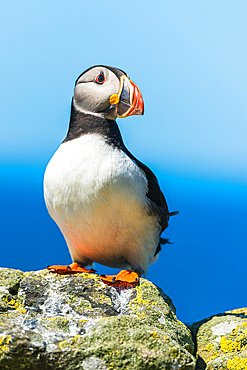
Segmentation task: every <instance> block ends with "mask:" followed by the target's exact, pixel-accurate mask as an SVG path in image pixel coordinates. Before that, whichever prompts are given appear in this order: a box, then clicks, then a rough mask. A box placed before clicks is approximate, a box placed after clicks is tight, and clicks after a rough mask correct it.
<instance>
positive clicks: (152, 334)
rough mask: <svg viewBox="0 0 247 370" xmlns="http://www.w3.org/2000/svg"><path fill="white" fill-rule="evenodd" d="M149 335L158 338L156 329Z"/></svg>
mask: <svg viewBox="0 0 247 370" xmlns="http://www.w3.org/2000/svg"><path fill="white" fill-rule="evenodd" d="M151 337H153V338H159V335H158V334H157V332H156V331H152V333H151Z"/></svg>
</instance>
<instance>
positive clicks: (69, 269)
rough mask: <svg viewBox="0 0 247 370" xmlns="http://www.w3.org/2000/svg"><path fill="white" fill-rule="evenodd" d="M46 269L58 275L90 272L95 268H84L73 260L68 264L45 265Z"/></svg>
mask: <svg viewBox="0 0 247 370" xmlns="http://www.w3.org/2000/svg"><path fill="white" fill-rule="evenodd" d="M47 268H48V270H50V271H51V272H56V273H57V274H60V275H71V274H77V273H78V272H90V273H94V272H96V270H94V269H90V270H89V269H85V268H84V267H81V266H79V265H78V263H76V262H73V263H71V264H70V265H68V266H62V265H54V266H47Z"/></svg>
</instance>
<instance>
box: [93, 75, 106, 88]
mask: <svg viewBox="0 0 247 370" xmlns="http://www.w3.org/2000/svg"><path fill="white" fill-rule="evenodd" d="M94 81H95V82H96V83H97V84H100V85H102V84H103V83H104V82H105V76H104V72H100V74H99V75H98V76H97V77H96V78H95V80H94Z"/></svg>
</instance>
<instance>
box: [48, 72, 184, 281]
mask: <svg viewBox="0 0 247 370" xmlns="http://www.w3.org/2000/svg"><path fill="white" fill-rule="evenodd" d="M143 114H144V102H143V97H142V94H141V92H140V89H139V88H138V87H137V86H136V84H134V82H132V81H131V80H130V78H129V77H128V75H127V74H126V73H125V72H124V71H123V70H121V69H118V68H114V67H110V66H105V65H95V66H92V67H90V68H88V69H87V70H85V71H84V72H83V73H82V74H81V75H80V76H79V77H78V78H77V80H76V82H75V88H74V94H73V98H72V103H71V114H70V122H69V129H68V132H67V136H66V138H65V139H64V140H63V142H62V144H61V145H60V146H59V148H58V149H57V151H56V152H55V154H54V155H53V157H52V158H51V160H50V162H49V163H48V165H47V168H46V170H45V175H44V198H45V203H46V207H47V210H48V212H49V214H50V216H51V217H52V219H53V220H54V221H55V222H56V224H57V225H58V227H59V229H60V230H61V232H62V234H63V236H64V239H65V241H66V243H67V246H68V248H69V252H70V255H71V259H72V261H73V262H72V263H71V264H70V265H68V266H63V265H53V266H48V269H49V270H50V271H51V272H56V273H59V274H66V273H68V274H72V273H78V272H91V273H92V272H94V273H95V272H96V271H95V270H94V269H92V268H89V269H88V268H86V267H88V266H89V267H91V266H93V264H94V262H97V263H99V264H101V265H104V266H108V267H112V268H118V269H121V271H120V272H119V273H118V274H117V275H101V279H102V280H103V282H105V283H106V284H119V285H121V284H122V285H124V284H127V285H131V284H136V283H138V281H139V278H140V277H141V276H142V275H143V276H146V275H147V273H148V269H149V266H150V265H151V264H153V263H154V262H156V261H157V259H158V257H159V253H160V251H161V245H162V244H165V243H169V240H168V239H164V238H162V237H161V234H162V232H163V231H164V230H165V229H166V228H167V226H168V221H169V217H170V216H172V215H175V214H177V213H178V212H177V211H176V212H169V210H168V206H167V202H166V200H165V197H164V195H163V193H162V191H161V189H160V186H159V184H158V181H157V178H156V176H155V175H154V173H153V172H152V171H151V170H150V169H149V168H148V167H147V166H146V165H145V164H143V163H142V162H140V161H139V160H138V159H137V158H135V157H134V155H133V154H131V152H130V151H129V150H128V149H127V148H126V146H125V144H124V142H123V139H122V136H121V133H120V130H119V127H118V125H117V123H116V118H117V117H118V118H125V117H128V116H133V115H143Z"/></svg>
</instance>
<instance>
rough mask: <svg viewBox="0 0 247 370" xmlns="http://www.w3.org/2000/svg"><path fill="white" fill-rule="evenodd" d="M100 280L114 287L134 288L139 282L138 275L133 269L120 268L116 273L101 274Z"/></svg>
mask: <svg viewBox="0 0 247 370" xmlns="http://www.w3.org/2000/svg"><path fill="white" fill-rule="evenodd" d="M100 278H101V280H102V281H103V282H104V283H105V284H107V285H110V286H114V287H116V288H120V289H121V288H134V287H135V286H136V285H138V283H139V279H140V275H139V274H137V273H136V272H134V271H133V270H122V271H120V272H119V273H118V274H117V275H101V276H100Z"/></svg>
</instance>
